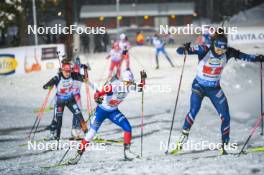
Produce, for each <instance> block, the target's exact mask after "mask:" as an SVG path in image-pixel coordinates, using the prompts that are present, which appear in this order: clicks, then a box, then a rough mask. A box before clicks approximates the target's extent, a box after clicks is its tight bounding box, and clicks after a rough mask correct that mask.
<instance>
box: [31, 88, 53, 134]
mask: <svg viewBox="0 0 264 175" xmlns="http://www.w3.org/2000/svg"><path fill="white" fill-rule="evenodd" d="M52 89H53V88H51V89H49V91H48V94H47V95H46V97H45V100H44V102H43V104H42V106H41V108H40V110H39V112H38V114H37V117H36V120H35V122H34V124H33V126H32V128H31V130H30V133H29V135H28V138H30V137H31V134H32V131H33V130H34V128H35V131H36V130H37V128H38V125H39V120H40V118H41V116H42V115H43V112H44V110H45V107H46V105H47V102H48V98H49V96H50V94H51V91H52ZM37 123H38V124H37ZM36 124H37V126H36ZM34 133H35V132H34ZM34 135H35V134H34ZM33 138H34V136H33Z"/></svg>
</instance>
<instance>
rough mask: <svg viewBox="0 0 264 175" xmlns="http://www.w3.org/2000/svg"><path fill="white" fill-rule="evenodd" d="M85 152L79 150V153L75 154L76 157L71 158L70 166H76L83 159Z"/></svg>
mask: <svg viewBox="0 0 264 175" xmlns="http://www.w3.org/2000/svg"><path fill="white" fill-rule="evenodd" d="M82 154H83V152H82V151H80V150H78V151H77V153H76V154H75V156H74V157H73V158H70V159H69V161H68V164H69V165H76V164H77V163H78V162H79V161H80V160H81V157H82Z"/></svg>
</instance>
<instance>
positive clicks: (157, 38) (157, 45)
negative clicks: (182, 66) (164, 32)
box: [152, 34, 175, 69]
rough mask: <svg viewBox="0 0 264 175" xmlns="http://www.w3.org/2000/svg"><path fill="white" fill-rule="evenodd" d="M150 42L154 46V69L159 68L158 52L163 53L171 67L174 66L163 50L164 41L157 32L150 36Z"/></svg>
mask: <svg viewBox="0 0 264 175" xmlns="http://www.w3.org/2000/svg"><path fill="white" fill-rule="evenodd" d="M152 42H153V45H154V46H155V48H156V69H159V54H160V52H161V53H163V54H164V56H165V57H166V59H167V60H168V61H169V63H170V65H171V67H175V66H174V64H173V63H172V61H171V59H170V57H169V56H168V53H167V52H166V50H165V43H164V41H163V40H162V39H161V38H160V36H159V35H158V34H155V36H154V37H153V38H152Z"/></svg>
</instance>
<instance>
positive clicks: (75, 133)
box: [71, 128, 84, 140]
mask: <svg viewBox="0 0 264 175" xmlns="http://www.w3.org/2000/svg"><path fill="white" fill-rule="evenodd" d="M71 137H72V139H73V140H80V139H83V137H84V134H83V131H82V130H81V129H79V128H72V130H71Z"/></svg>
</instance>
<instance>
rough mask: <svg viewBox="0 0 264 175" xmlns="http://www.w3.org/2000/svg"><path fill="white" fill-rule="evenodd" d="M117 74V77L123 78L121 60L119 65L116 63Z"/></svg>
mask: <svg viewBox="0 0 264 175" xmlns="http://www.w3.org/2000/svg"><path fill="white" fill-rule="evenodd" d="M116 69H117V71H116V75H117V78H118V79H120V78H121V73H120V72H121V62H119V63H118V64H117V65H116Z"/></svg>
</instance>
